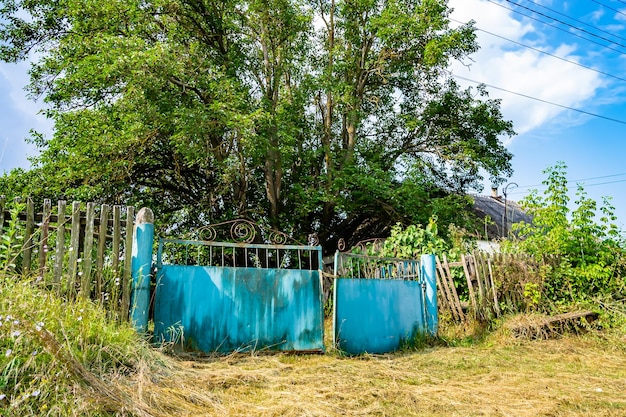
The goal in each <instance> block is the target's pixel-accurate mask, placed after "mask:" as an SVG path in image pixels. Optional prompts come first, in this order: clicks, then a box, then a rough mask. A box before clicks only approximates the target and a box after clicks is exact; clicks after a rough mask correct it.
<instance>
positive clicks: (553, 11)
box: [528, 0, 626, 41]
mask: <svg viewBox="0 0 626 417" xmlns="http://www.w3.org/2000/svg"><path fill="white" fill-rule="evenodd" d="M528 2H530V3H532V4H534V5H535V6H538V7H541V8H543V9H546V10H550V11H551V12H552V13H556V14H558V15H560V16H564V17H566V18H568V19H570V20H573V21H574V22H577V23H580V24H581V25H585V26H587V27H590V28H592V29H594V30H596V31H598V32H602V33H606V34H607V35H611V36H613V37H614V38H617V39H621V40H623V41H626V39H625V38H622V37H621V36H618V35H616V34H614V33H611V32H609V31H606V30H604V29H600V28H599V27H596V26H594V25H590V24H589V23H586V22H583V21H582V20H578V19H576V18H574V17H572V16H570V15H568V14H565V13H561V12H559V11H558V10H554V9H552V8H550V7H548V6H544V5H542V4H539V3H537V2H534V1H533V0H528ZM625 4H626V3H625Z"/></svg>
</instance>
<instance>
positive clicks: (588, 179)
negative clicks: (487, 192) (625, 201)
mask: <svg viewBox="0 0 626 417" xmlns="http://www.w3.org/2000/svg"><path fill="white" fill-rule="evenodd" d="M624 175H626V173H622V174H611V175H602V176H600V177H590V178H580V179H577V180H570V181H567V183H568V184H570V183H578V182H581V181H593V180H602V179H605V178H614V177H622V176H624ZM625 181H626V180H619V181H611V183H612V182H625ZM601 184H604V183H601ZM543 185H544V184H533V185H520V186H518V187H517V188H532V187H541V186H543Z"/></svg>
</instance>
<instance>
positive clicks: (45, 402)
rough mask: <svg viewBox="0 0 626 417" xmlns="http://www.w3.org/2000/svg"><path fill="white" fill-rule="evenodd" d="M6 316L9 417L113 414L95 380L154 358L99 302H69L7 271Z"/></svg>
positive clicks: (1, 330) (2, 362)
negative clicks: (107, 411)
mask: <svg viewBox="0 0 626 417" xmlns="http://www.w3.org/2000/svg"><path fill="white" fill-rule="evenodd" d="M0 312H2V313H1V314H0V352H2V354H1V355H0V414H1V415H3V416H60V415H63V416H65V415H67V416H70V415H98V413H99V412H100V413H102V414H101V415H107V413H106V412H104V411H105V410H106V408H107V406H106V403H107V400H103V399H102V398H101V396H106V395H107V393H106V392H99V388H102V387H99V386H93V385H92V384H91V383H90V380H91V378H93V379H94V380H97V379H101V380H103V381H106V380H111V379H114V378H116V377H117V376H118V375H119V374H129V373H133V372H135V371H136V370H137V367H139V366H140V364H142V363H143V361H145V360H146V359H147V358H148V357H151V356H153V355H152V354H151V352H150V348H149V346H148V345H147V343H145V342H144V341H143V340H141V339H140V338H139V336H138V335H137V334H136V332H135V331H134V329H133V328H132V327H131V326H130V325H129V324H126V323H124V324H119V323H117V322H115V321H111V320H110V319H109V318H108V317H107V314H106V312H105V311H104V310H102V309H101V308H100V307H98V306H96V305H95V304H93V303H91V302H89V301H75V302H67V301H65V300H62V299H61V298H60V297H58V296H56V295H54V294H52V293H49V292H47V291H46V290H43V289H41V287H39V286H38V285H36V284H35V283H34V282H31V281H29V280H26V279H23V278H21V277H20V276H18V275H16V274H11V273H7V272H6V271H4V272H2V273H0ZM153 359H154V358H153ZM153 359H151V360H153ZM157 363H158V362H155V364H157ZM142 366H143V365H142ZM88 385H91V386H88ZM78 393H84V394H85V396H81V395H78ZM81 398H82V399H83V400H80V399H81ZM86 398H90V401H86V400H84V399H86ZM112 400H113V399H112Z"/></svg>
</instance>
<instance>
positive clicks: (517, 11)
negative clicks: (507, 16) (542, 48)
mask: <svg viewBox="0 0 626 417" xmlns="http://www.w3.org/2000/svg"><path fill="white" fill-rule="evenodd" d="M487 1H488V2H489V3H493V4H495V5H496V6H499V7H502V8H503V9H506V10H509V11H512V12H513V13H517V14H519V15H522V16H524V17H527V18H529V19H532V20H536V21H537V22H539V23H542V24H544V25H546V26H550V27H553V28H555V29H557V30H560V31H561V32H565V33H567V34H568V35H571V36H576V37H577V38H580V39H584V40H586V41H587V42H591V43H594V44H596V45H599V46H601V47H603V48H606V49H610V50H612V51H615V52H619V53H620V54H625V52H624V51H622V50H619V49H616V48H613V47H611V46H609V45H605V44H603V43H600V42H597V41H594V40H592V39H589V38H585V37H584V36H581V35H578V34H576V33H573V32H571V31H568V30H565V29H563V28H561V27H558V26H557V25H554V24H552V23H548V22H544V21H543V20H541V19H537V18H536V17H534V16H530V15H527V14H524V13H522V12H520V11H519V10H515V9H512V8H510V7H507V6H505V5H503V4H500V3H497V2H495V1H494V0H487Z"/></svg>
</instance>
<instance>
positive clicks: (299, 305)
mask: <svg viewBox="0 0 626 417" xmlns="http://www.w3.org/2000/svg"><path fill="white" fill-rule="evenodd" d="M154 322H155V336H156V339H157V340H164V341H173V339H174V338H176V337H177V334H178V333H179V332H180V330H182V336H183V338H184V346H185V347H186V348H191V349H193V350H199V351H202V352H232V351H246V350H260V349H271V350H283V351H323V349H324V333H323V332H324V326H323V306H322V291H321V277H320V271H319V270H318V269H314V270H300V269H263V268H244V267H223V266H218V267H215V266H189V265H162V266H161V267H160V268H159V273H158V277H157V288H156V294H155V310H154Z"/></svg>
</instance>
